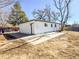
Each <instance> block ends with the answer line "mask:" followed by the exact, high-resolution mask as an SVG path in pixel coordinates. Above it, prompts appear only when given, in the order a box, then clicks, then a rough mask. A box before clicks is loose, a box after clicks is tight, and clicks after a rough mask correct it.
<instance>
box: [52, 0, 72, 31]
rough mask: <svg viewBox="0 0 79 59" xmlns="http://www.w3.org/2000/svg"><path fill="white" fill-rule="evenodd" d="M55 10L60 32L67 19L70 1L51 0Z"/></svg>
mask: <svg viewBox="0 0 79 59" xmlns="http://www.w3.org/2000/svg"><path fill="white" fill-rule="evenodd" d="M53 1H54V4H55V7H56V9H57V10H58V13H59V18H58V19H57V20H58V21H59V22H60V23H61V31H62V30H63V28H64V26H65V23H66V22H67V21H68V19H69V14H70V13H69V8H70V3H71V0H53Z"/></svg>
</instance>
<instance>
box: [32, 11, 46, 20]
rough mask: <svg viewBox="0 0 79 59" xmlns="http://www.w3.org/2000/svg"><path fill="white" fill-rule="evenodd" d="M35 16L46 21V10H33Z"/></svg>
mask: <svg viewBox="0 0 79 59" xmlns="http://www.w3.org/2000/svg"><path fill="white" fill-rule="evenodd" d="M33 16H34V18H35V19H37V20H44V21H45V18H44V17H45V13H44V10H34V11H33Z"/></svg>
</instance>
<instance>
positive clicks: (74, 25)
mask: <svg viewBox="0 0 79 59" xmlns="http://www.w3.org/2000/svg"><path fill="white" fill-rule="evenodd" d="M71 27H72V30H73V31H79V24H73V25H72V26H71Z"/></svg>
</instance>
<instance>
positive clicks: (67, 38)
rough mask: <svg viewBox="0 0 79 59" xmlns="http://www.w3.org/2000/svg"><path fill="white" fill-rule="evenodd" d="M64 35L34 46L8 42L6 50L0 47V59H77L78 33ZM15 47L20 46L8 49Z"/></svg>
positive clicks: (78, 49)
mask: <svg viewBox="0 0 79 59" xmlns="http://www.w3.org/2000/svg"><path fill="white" fill-rule="evenodd" d="M65 33H66V34H64V35H63V36H60V37H57V38H55V39H52V40H49V41H46V42H44V43H42V44H39V45H35V46H33V45H30V44H28V43H25V42H24V41H23V40H16V41H10V42H8V43H7V44H6V45H5V46H6V48H4V45H0V59H79V33H78V32H71V31H67V32H66V31H65ZM23 43H25V44H23ZM21 44H23V45H21ZM17 45H21V46H18V47H16V48H12V49H9V48H10V47H13V46H17Z"/></svg>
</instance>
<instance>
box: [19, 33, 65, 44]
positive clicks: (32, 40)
mask: <svg viewBox="0 0 79 59" xmlns="http://www.w3.org/2000/svg"><path fill="white" fill-rule="evenodd" d="M63 34H64V33H63V32H51V33H44V34H38V35H32V36H28V37H23V38H20V39H22V40H25V41H26V42H28V43H29V44H32V45H37V44H41V43H43V42H45V41H47V40H51V39H53V38H55V37H58V36H60V35H63Z"/></svg>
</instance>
